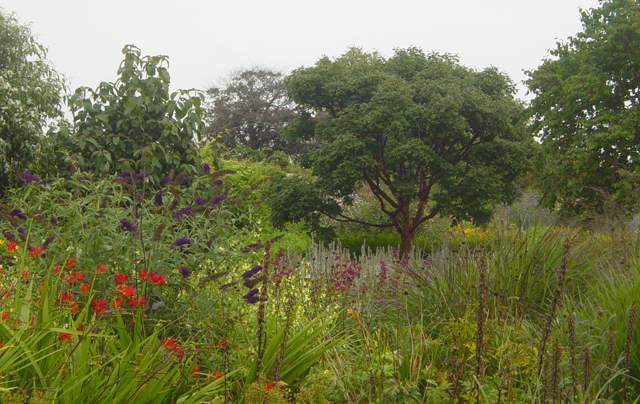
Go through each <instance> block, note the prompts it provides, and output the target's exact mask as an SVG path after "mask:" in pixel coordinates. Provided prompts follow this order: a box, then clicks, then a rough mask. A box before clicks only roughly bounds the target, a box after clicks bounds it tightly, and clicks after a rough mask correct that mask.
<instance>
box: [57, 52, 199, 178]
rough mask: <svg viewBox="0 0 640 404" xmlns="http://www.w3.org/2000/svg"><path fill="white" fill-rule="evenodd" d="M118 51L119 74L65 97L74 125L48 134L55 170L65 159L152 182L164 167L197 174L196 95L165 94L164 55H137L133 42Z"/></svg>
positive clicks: (83, 167)
mask: <svg viewBox="0 0 640 404" xmlns="http://www.w3.org/2000/svg"><path fill="white" fill-rule="evenodd" d="M122 53H123V54H124V60H123V62H122V63H121V64H120V68H119V69H118V74H119V76H120V77H119V79H118V80H117V81H116V82H115V83H108V82H102V83H100V85H99V86H98V87H97V88H96V89H95V90H92V89H90V88H86V87H81V88H78V89H77V90H76V92H75V94H74V95H72V96H71V98H70V99H69V106H70V107H71V111H72V112H73V122H74V127H73V128H66V127H62V128H60V129H59V130H58V131H57V132H54V133H51V135H50V138H51V141H52V145H53V147H55V149H56V154H57V158H58V161H59V165H60V166H61V167H62V170H61V172H62V173H67V172H68V171H69V163H71V164H76V165H77V166H78V167H79V168H80V169H81V170H83V171H89V170H93V171H96V172H103V173H115V172H121V171H125V170H127V171H135V172H138V173H140V172H145V173H148V174H150V178H151V182H152V183H153V184H157V183H159V182H160V178H161V176H162V175H166V173H168V172H169V170H170V169H176V170H177V171H178V172H181V171H184V172H186V173H187V175H193V174H196V173H198V170H199V169H200V167H199V155H198V152H197V150H196V148H197V142H198V141H200V137H201V134H202V133H203V131H204V123H203V121H202V119H201V116H202V109H201V103H202V95H201V94H200V93H196V94H195V95H191V91H187V90H180V91H178V92H174V93H169V72H168V70H167V67H165V65H166V64H168V59H167V57H166V56H145V57H141V52H140V50H139V49H138V48H136V47H135V46H133V45H127V46H125V47H124V49H123V50H122ZM69 159H70V160H73V161H70V160H69Z"/></svg>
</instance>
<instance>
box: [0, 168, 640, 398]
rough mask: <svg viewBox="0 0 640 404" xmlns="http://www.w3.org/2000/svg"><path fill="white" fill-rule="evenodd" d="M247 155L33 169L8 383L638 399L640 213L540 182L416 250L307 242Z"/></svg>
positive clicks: (129, 394) (7, 295) (13, 211)
mask: <svg viewBox="0 0 640 404" xmlns="http://www.w3.org/2000/svg"><path fill="white" fill-rule="evenodd" d="M234 175H236V174H234V173H233V172H231V171H228V170H223V171H218V172H213V173H204V172H203V173H201V175H200V176H198V177H193V178H189V179H188V180H187V179H185V177H184V176H183V175H170V176H168V177H167V178H166V179H165V181H164V184H163V185H162V186H161V187H160V188H157V189H150V188H149V187H150V185H149V184H148V183H147V182H146V181H145V178H144V175H140V174H138V175H136V174H135V173H129V174H127V175H121V176H118V177H114V178H107V179H99V178H94V177H93V176H91V175H89V174H82V173H76V174H75V176H74V177H73V178H71V179H68V180H57V181H55V182H52V183H50V184H48V185H44V184H38V183H37V182H36V181H33V182H31V183H30V184H27V185H26V186H24V187H22V188H19V189H17V190H15V191H14V192H13V194H12V195H11V196H10V198H8V199H7V201H6V203H5V204H4V205H1V206H0V219H1V220H2V224H1V225H0V227H1V228H2V229H3V231H2V236H0V268H1V270H2V272H1V273H0V290H1V293H2V296H1V298H0V299H1V300H0V311H1V313H2V314H1V322H0V344H1V348H0V352H1V355H0V401H2V402H26V403H53V402H55V403H80V402H94V403H115V402H117V403H160V404H169V403H171V402H173V403H234V402H237V403H243V402H244V403H323V402H324V403H466V402H469V403H471V402H474V403H533V402H541V403H551V402H553V403H561V402H562V403H600V402H601V403H606V402H617V403H628V402H635V401H637V397H638V394H639V393H640V383H639V382H638V377H640V360H639V358H638V356H637V355H633V352H634V351H635V348H636V347H637V346H638V342H639V338H638V335H639V334H638V331H640V330H639V327H640V326H639V325H638V323H637V321H636V313H637V296H638V295H639V292H640V290H639V288H640V286H638V285H640V259H638V248H639V242H640V240H638V234H637V232H636V231H635V229H633V228H631V227H629V226H628V225H626V224H625V223H615V224H614V225H610V226H604V227H601V228H598V229H584V228H578V227H576V226H568V225H558V224H554V223H555V222H554V221H553V218H552V217H551V216H550V215H549V214H548V212H544V211H541V210H539V209H537V208H536V206H535V201H534V200H533V199H532V198H529V199H525V200H524V201H523V202H521V204H520V205H514V206H511V207H508V208H503V209H501V210H499V211H498V213H497V215H496V218H495V219H494V221H493V222H492V224H491V225H490V226H487V227H486V228H476V227H473V226H471V225H467V224H463V225H459V226H455V227H451V226H450V223H447V220H446V219H442V220H443V221H442V222H439V223H435V224H434V225H433V226H432V227H430V228H427V229H425V230H424V231H423V234H422V235H421V237H424V238H425V240H429V241H430V243H429V246H428V248H425V249H420V248H417V249H416V251H415V252H414V254H413V255H412V256H411V257H401V256H399V255H398V252H397V251H396V250H394V249H393V248H390V247H386V248H379V249H377V250H375V251H374V250H372V249H371V248H369V247H368V246H375V245H376V244H375V243H376V242H378V243H380V239H382V238H383V237H380V238H378V239H377V240H378V241H375V240H376V238H375V234H372V235H370V236H371V237H370V239H371V240H373V241H371V242H369V239H367V243H365V244H364V246H362V243H356V242H354V243H353V247H352V248H351V251H349V250H348V249H346V248H344V247H343V245H341V244H329V245H318V244H313V245H312V246H311V248H310V249H309V250H308V251H305V250H304V249H301V248H300V247H297V248H288V247H289V243H288V240H295V239H300V237H299V236H295V235H293V236H292V235H290V234H286V232H285V235H284V237H282V238H280V237H278V234H276V233H275V231H274V229H273V228H270V227H268V226H267V225H265V224H263V223H262V222H261V221H260V220H261V219H260V218H261V217H264V214H263V213H261V212H260V211H259V210H256V208H255V207H254V204H253V203H252V200H254V196H255V195H254V193H255V192H256V191H255V187H254V188H252V187H251V185H250V183H251V182H252V181H253V179H251V178H249V177H251V176H250V175H249V177H247V178H238V176H237V175H236V177H234ZM252 195H254V196H252ZM256 195H257V194H256ZM258 209H259V208H258ZM339 230H341V231H342V232H343V233H345V234H347V233H350V234H352V235H353V234H355V232H354V231H352V232H350V231H349V229H339ZM430 234H431V236H430ZM436 234H437V235H438V236H437V237H436ZM291 237H293V238H291ZM353 238H354V239H356V238H357V237H355V236H353ZM425 247H426V246H425ZM356 249H358V250H356ZM301 250H302V251H301Z"/></svg>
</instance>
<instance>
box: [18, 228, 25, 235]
mask: <svg viewBox="0 0 640 404" xmlns="http://www.w3.org/2000/svg"><path fill="white" fill-rule="evenodd" d="M18 234H22V235H23V236H24V229H23V228H22V227H18Z"/></svg>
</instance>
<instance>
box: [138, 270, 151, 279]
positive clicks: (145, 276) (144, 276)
mask: <svg viewBox="0 0 640 404" xmlns="http://www.w3.org/2000/svg"><path fill="white" fill-rule="evenodd" d="M152 274H153V272H149V273H146V272H145V271H144V269H143V270H141V271H140V279H142V280H143V281H146V280H147V279H149V276H150V275H152Z"/></svg>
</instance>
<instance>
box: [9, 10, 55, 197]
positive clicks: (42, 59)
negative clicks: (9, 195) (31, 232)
mask: <svg viewBox="0 0 640 404" xmlns="http://www.w3.org/2000/svg"><path fill="white" fill-rule="evenodd" d="M46 55H47V49H46V48H45V47H44V46H43V45H41V44H40V43H38V42H37V41H36V39H35V38H34V36H33V34H32V33H31V30H30V28H29V26H27V25H21V24H20V23H19V22H18V20H17V18H16V17H15V16H14V15H12V14H6V13H5V12H4V11H2V10H0V195H4V194H5V192H6V191H7V188H8V187H9V186H10V185H11V184H12V183H13V184H14V185H15V178H16V177H15V175H16V174H17V173H19V172H23V171H30V172H37V171H38V170H39V169H40V168H41V167H39V164H37V163H38V161H39V160H40V159H41V157H42V154H43V152H42V147H43V146H42V140H43V139H42V128H43V126H44V125H45V124H46V122H47V119H52V118H56V117H58V116H60V115H61V111H60V103H61V97H60V93H61V91H62V90H63V82H62V79H61V78H60V76H59V75H58V73H57V72H56V71H55V69H54V68H53V67H52V66H51V64H50V63H49V61H48V60H47V59H46Z"/></svg>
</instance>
